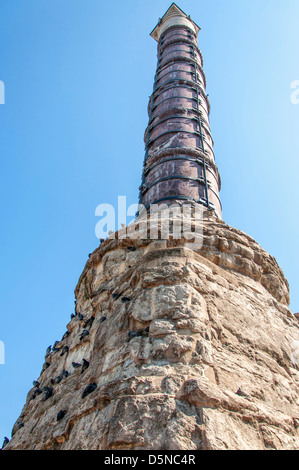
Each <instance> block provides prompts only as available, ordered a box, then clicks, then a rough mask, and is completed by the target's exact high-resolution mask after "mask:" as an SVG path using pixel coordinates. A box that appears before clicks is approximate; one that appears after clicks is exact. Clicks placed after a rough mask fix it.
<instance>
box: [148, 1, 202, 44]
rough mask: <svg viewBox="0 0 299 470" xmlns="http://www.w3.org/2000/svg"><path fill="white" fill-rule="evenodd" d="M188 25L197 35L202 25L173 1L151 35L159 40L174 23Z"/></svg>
mask: <svg viewBox="0 0 299 470" xmlns="http://www.w3.org/2000/svg"><path fill="white" fill-rule="evenodd" d="M176 24H177V25H184V26H188V27H189V28H190V29H191V30H192V31H193V32H194V33H195V34H196V36H197V34H198V33H199V31H200V27H199V26H198V25H197V24H196V23H194V21H192V20H191V18H190V16H188V15H186V13H185V12H184V11H183V10H182V9H181V8H180V7H178V6H177V4H176V3H174V2H172V4H171V5H170V7H169V8H168V10H167V11H166V12H165V13H164V15H163V16H162V18H159V22H158V24H157V26H155V28H154V29H153V31H152V32H151V34H150V36H151V37H152V38H154V39H155V40H156V41H159V38H160V36H161V34H162V33H163V32H164V31H166V29H168V28H170V27H171V26H174V25H176Z"/></svg>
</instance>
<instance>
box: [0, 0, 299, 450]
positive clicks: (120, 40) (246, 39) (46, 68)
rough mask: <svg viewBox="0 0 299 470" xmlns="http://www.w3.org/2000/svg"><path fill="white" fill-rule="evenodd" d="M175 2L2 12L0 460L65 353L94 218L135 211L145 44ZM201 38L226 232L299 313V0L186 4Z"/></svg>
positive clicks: (78, 0)
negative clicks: (101, 210) (256, 249)
mask: <svg viewBox="0 0 299 470" xmlns="http://www.w3.org/2000/svg"><path fill="white" fill-rule="evenodd" d="M170 4H171V1H170V0H167V1H166V0H142V1H141V0H128V1H125V2H124V1H120V0H114V1H113V2H104V1H101V0H84V1H82V0H63V1H62V0H51V1H49V0H26V2H24V1H23V0H2V2H1V17H0V43H1V54H0V80H2V81H3V82H4V83H5V90H6V103H5V105H0V155H1V176H0V178H1V184H0V191H1V223H2V229H1V232H0V237H1V241H0V247H1V274H0V275H1V296H0V303H1V305H0V312H1V313H0V315H1V317H0V318H1V322H0V340H1V341H3V342H4V343H5V348H6V351H5V352H6V364H5V365H0V441H1V442H0V445H1V444H2V437H3V436H4V435H5V436H8V437H10V433H11V429H12V425H13V424H14V422H15V420H16V419H17V418H18V416H19V414H20V412H21V410H22V407H23V404H24V403H25V399H26V395H27V392H28V390H29V389H30V388H31V386H32V381H33V380H34V379H36V378H37V377H38V376H39V373H40V370H41V367H42V364H43V362H44V354H45V350H46V348H47V346H49V345H50V344H52V345H53V343H54V342H55V340H59V339H61V337H62V335H63V334H64V332H65V331H66V324H67V323H68V321H69V319H70V314H71V313H72V312H73V307H74V288H75V286H76V282H77V280H78V278H79V276H80V274H81V272H82V270H83V268H84V265H85V262H86V260H87V257H88V253H91V252H92V251H93V250H94V249H95V248H96V247H97V245H98V240H97V239H96V237H95V232H94V229H95V225H96V222H97V219H96V217H95V214H94V213H95V208H96V206H97V205H98V204H100V203H111V204H115V203H116V201H117V196H118V195H126V196H127V198H128V202H129V203H130V204H132V203H134V202H136V201H137V197H138V186H139V184H140V178H141V169H142V162H143V157H144V144H143V134H144V130H145V127H146V125H147V104H148V97H149V95H150V94H151V92H152V87H153V77H154V73H155V67H156V43H155V42H154V40H153V39H152V38H150V36H149V33H150V32H151V31H152V29H153V27H154V26H155V25H156V23H157V20H158V18H159V17H161V16H162V15H163V14H164V12H165V11H166V10H167V8H168V7H169V6H170ZM177 4H178V6H179V7H181V8H182V9H183V10H184V11H185V12H186V13H187V14H190V15H191V17H192V19H193V20H194V21H195V22H196V23H197V24H199V25H200V26H201V28H202V31H201V32H200V34H199V46H200V48H201V50H202V52H203V55H204V60H205V62H204V67H205V72H206V76H207V93H209V96H210V101H211V128H212V133H213V137H214V140H215V154H216V159H217V164H218V167H219V169H220V172H221V176H222V182H223V185H222V191H221V198H222V203H223V217H224V220H225V221H226V223H228V224H230V225H232V226H234V227H237V228H239V229H241V230H243V231H245V232H246V233H248V234H249V235H251V236H252V237H253V238H255V239H256V240H257V241H258V242H259V243H260V244H261V246H262V247H263V248H264V249H266V250H267V251H268V252H270V253H271V254H272V255H273V256H274V257H275V258H276V259H277V261H278V263H279V264H280V266H281V267H282V269H283V270H284V273H285V276H286V277H287V279H288V281H289V283H290V288H291V308H292V310H293V311H294V312H298V311H299V292H298V287H297V286H298V277H299V276H298V265H299V256H298V228H299V219H298V200H299V198H298V196H299V185H298V170H299V163H298V162H299V159H298V156H299V155H298V154H299V133H298V129H299V104H298V105H294V104H291V100H290V96H291V92H292V90H291V83H292V82H293V81H294V80H299V62H298V44H299V29H298V17H299V3H298V0H241V1H240V0H225V1H224V0H209V1H203V0H178V2H177Z"/></svg>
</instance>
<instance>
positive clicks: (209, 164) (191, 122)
mask: <svg viewBox="0 0 299 470" xmlns="http://www.w3.org/2000/svg"><path fill="white" fill-rule="evenodd" d="M199 29H200V28H199V27H198V26H197V25H196V24H195V23H194V22H193V21H192V20H191V19H190V18H189V17H187V15H186V14H185V13H183V12H182V11H181V10H180V9H179V8H178V7H177V6H176V5H175V4H173V5H172V6H171V7H170V8H169V10H168V11H167V12H166V14H165V15H164V16H163V18H162V19H161V20H160V21H159V23H158V25H157V26H156V28H155V29H154V30H153V32H152V33H151V36H152V37H153V38H154V39H155V40H157V41H158V64H157V72H156V75H155V83H154V89H153V94H152V96H151V98H150V102H149V109H148V111H149V123H148V127H147V129H146V132H145V144H146V149H145V161H144V170H143V176H142V185H141V187H140V202H141V203H142V204H143V205H145V206H146V207H148V206H149V205H150V204H156V203H166V204H170V203H171V202H176V201H195V202H198V203H200V204H203V205H204V206H206V207H207V208H209V209H212V210H214V211H215V212H216V215H217V216H218V217H219V218H221V202H220V198H219V190H220V184H221V183H220V176H219V172H218V169H217V166H216V164H215V158H214V152H213V139H212V135H211V131H210V125H209V111H210V105H209V100H208V97H207V95H206V91H205V86H206V79H205V74H204V71H203V59H202V54H201V52H200V50H199V48H198V45H197V34H198V32H199Z"/></svg>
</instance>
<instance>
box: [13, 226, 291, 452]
mask: <svg viewBox="0 0 299 470" xmlns="http://www.w3.org/2000/svg"><path fill="white" fill-rule="evenodd" d="M75 292H76V298H77V306H76V316H75V317H74V318H73V319H72V320H71V321H70V323H69V324H68V325H67V334H66V335H64V337H63V339H62V340H61V341H60V342H59V343H58V344H56V345H55V346H56V347H55V350H54V351H52V352H50V353H49V354H48V356H47V357H46V359H45V364H44V367H43V370H42V372H41V375H40V377H39V378H38V379H37V380H38V382H39V385H37V386H36V387H34V388H32V389H31V390H30V391H29V393H28V397H27V401H26V404H25V406H24V408H23V411H22V413H21V416H20V418H19V419H18V421H17V423H16V425H15V426H14V430H13V433H14V435H13V437H12V440H11V441H10V443H9V444H8V445H7V446H6V449H100V450H103V449H113V450H114V449H121V450H126V449H134V450H137V449H156V450H163V449H175V450H178V449H184V450H195V449H197V450H208V449H219V450H222V449H230V450H237V449H241V450H245V449H250V450H254V449H298V448H299V436H298V424H299V406H298V405H299V403H298V390H299V371H298V366H299V355H298V351H299V349H298V346H299V328H298V326H299V324H298V320H297V319H296V318H295V316H294V315H293V314H292V313H291V312H290V310H289V308H288V304H289V292H288V284H287V281H286V280H285V278H284V276H283V273H282V271H281V269H280V268H279V266H278V265H277V263H276V261H275V259H274V258H273V257H272V256H270V255H269V254H268V253H266V252H265V251H264V250H263V249H262V248H261V247H260V246H259V245H258V244H257V243H256V242H255V241H254V240H253V239H252V238H250V237H249V236H248V235H246V234H244V233H243V232H241V231H239V230H236V229H233V228H231V227H229V226H227V225H225V224H224V223H223V222H222V221H220V220H218V219H216V218H214V217H208V218H206V219H205V221H204V241H203V246H202V248H201V249H200V250H198V251H194V250H190V249H188V248H186V247H185V241H184V240H165V241H149V240H136V241H132V240H129V239H123V240H118V239H115V240H107V241H106V242H104V243H103V244H102V245H101V246H100V247H99V248H98V249H97V250H96V251H95V252H94V253H93V254H92V255H91V256H90V258H89V260H88V262H87V264H86V266H85V269H84V271H83V273H82V275H81V277H80V280H79V283H78V285H77V287H76V291H75ZM80 314H81V315H82V316H81V315H80ZM63 371H64V372H63ZM66 375H67V376H66ZM57 378H58V379H57ZM44 387H48V389H47V388H46V389H45V388H44ZM37 390H39V391H38V392H37ZM49 390H50V392H49ZM40 392H41V393H40ZM47 392H48V393H47Z"/></svg>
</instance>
